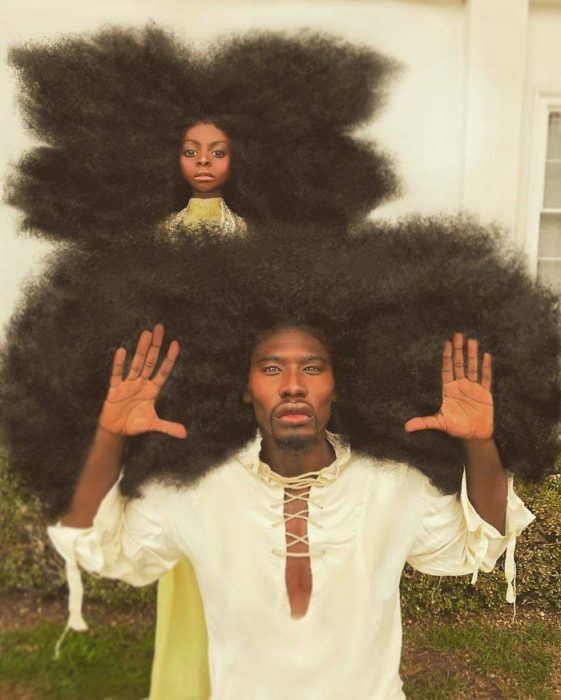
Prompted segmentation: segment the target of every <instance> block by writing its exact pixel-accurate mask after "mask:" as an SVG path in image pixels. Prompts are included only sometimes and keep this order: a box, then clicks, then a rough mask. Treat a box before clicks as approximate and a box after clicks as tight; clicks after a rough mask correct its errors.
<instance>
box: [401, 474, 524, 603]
mask: <svg viewBox="0 0 561 700" xmlns="http://www.w3.org/2000/svg"><path fill="white" fill-rule="evenodd" d="M534 517H535V516H534V515H533V514H532V513H531V512H530V511H529V510H528V509H527V508H526V507H525V506H524V504H523V502H522V501H521V499H520V498H519V497H518V496H517V495H516V493H515V491H514V487H513V477H512V476H509V477H508V495H507V511H506V527H505V534H504V535H502V534H501V533H500V532H499V531H498V530H497V529H496V528H495V527H493V526H492V525H490V524H489V523H488V522H486V521H485V520H483V518H481V516H480V515H479V514H478V513H477V511H476V510H475V508H474V507H473V505H472V504H471V503H470V501H469V498H468V495H467V484H466V474H465V471H464V475H463V478H462V488H461V493H460V497H459V498H458V496H457V495H456V494H453V495H449V496H445V495H442V494H441V493H440V492H439V491H438V489H437V488H436V487H434V486H433V485H432V484H431V483H430V482H429V481H428V479H427V480H426V482H425V485H424V490H423V511H422V516H421V518H420V522H419V526H418V528H417V533H416V538H415V541H414V544H413V547H412V549H411V552H410V554H409V557H408V559H407V561H408V563H409V564H410V565H411V566H412V567H413V568H414V569H417V570H418V571H421V572H422V573H425V574H433V575H436V576H458V575H462V574H472V583H476V581H477V574H478V572H479V571H480V570H481V571H487V572H488V571H491V570H492V569H493V567H494V566H495V564H496V562H497V559H498V558H499V557H500V556H501V554H503V552H505V551H506V559H505V576H506V580H507V595H506V599H507V601H508V602H511V603H512V602H514V599H515V593H514V579H515V573H516V569H515V563H514V548H515V545H516V538H517V537H518V535H520V533H521V532H522V530H523V529H524V528H525V527H526V526H527V525H529V524H530V523H531V522H532V521H533V520H534Z"/></svg>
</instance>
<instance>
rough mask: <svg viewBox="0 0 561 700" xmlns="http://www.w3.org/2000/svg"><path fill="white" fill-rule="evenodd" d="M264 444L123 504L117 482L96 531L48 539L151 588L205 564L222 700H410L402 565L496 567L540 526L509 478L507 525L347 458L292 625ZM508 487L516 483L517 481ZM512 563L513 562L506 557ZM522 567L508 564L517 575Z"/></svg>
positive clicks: (418, 479)
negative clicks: (304, 601)
mask: <svg viewBox="0 0 561 700" xmlns="http://www.w3.org/2000/svg"><path fill="white" fill-rule="evenodd" d="M259 443H260V441H259V440H258V439H257V440H256V441H254V442H252V443H251V444H250V445H249V446H248V447H247V448H246V449H244V450H242V451H241V452H240V453H238V455H236V456H235V457H233V458H232V459H230V460H229V461H228V462H227V463H226V464H224V465H222V466H220V467H218V468H216V469H214V470H213V471H212V472H210V473H209V474H208V475H207V476H206V477H204V478H203V479H201V480H200V481H198V482H197V483H196V484H195V485H194V486H192V487H188V488H187V487H185V488H183V489H178V488H177V487H172V486H166V485H163V484H156V483H153V484H150V485H148V486H146V487H145V488H144V491H143V496H142V498H140V499H136V500H133V501H126V500H124V499H123V498H122V497H121V496H120V494H119V490H118V487H117V485H116V486H115V487H114V488H113V489H112V490H111V492H110V493H109V494H108V495H107V496H106V498H105V500H104V501H103V503H102V504H101V506H100V509H99V511H98V514H97V516H96V518H95V521H94V525H93V527H92V528H89V529H85V530H79V529H74V528H67V527H62V526H60V525H59V526H56V527H53V528H50V529H49V534H50V536H51V539H52V541H53V542H54V544H55V546H56V548H57V549H58V551H59V552H60V553H61V554H62V556H63V557H65V559H66V560H67V561H70V562H73V561H75V560H77V561H78V562H79V564H80V565H81V566H83V567H84V568H86V569H88V570H90V571H93V572H96V573H98V574H100V575H102V576H109V577H112V578H120V579H123V580H125V581H128V582H129V583H131V584H133V585H145V584H148V583H151V582H152V581H154V580H156V579H157V578H158V577H159V576H160V575H161V574H162V573H164V572H165V571H166V570H167V569H169V568H171V567H172V566H173V565H174V564H175V562H176V561H177V559H178V557H179V556H180V555H181V554H183V553H184V554H186V555H187V556H188V557H189V558H190V559H191V561H192V562H193V564H194V566H195V570H196V572H197V578H198V581H199V585H200V588H201V593H202V596H203V600H204V606H205V615H206V621H207V627H208V635H209V663H210V674H211V684H212V691H213V695H212V697H213V698H214V699H218V700H239V698H244V700H281V699H282V700H315V699H318V700H320V699H321V700H341V698H353V700H375V699H379V700H393V699H397V698H404V697H405V696H404V695H403V691H402V690H401V680H400V678H399V674H398V669H399V661H400V654H401V616H400V607H399V580H400V577H401V572H402V569H403V566H404V564H405V562H409V563H410V564H411V565H412V566H414V567H415V568H416V569H418V570H420V571H423V572H425V573H429V574H436V575H439V576H442V575H457V574H472V575H473V576H474V580H475V578H476V576H477V572H478V570H482V571H490V570H491V569H492V568H493V566H494V564H495V562H496V560H497V558H498V557H499V556H500V555H501V554H502V552H504V551H505V549H506V547H507V545H509V543H510V549H511V550H512V551H511V552H510V553H509V554H511V555H513V547H512V543H513V542H514V538H515V537H516V535H518V534H519V533H520V532H521V530H522V529H523V528H524V527H525V526H526V525H528V523H530V522H531V521H532V520H533V517H534V516H533V515H532V514H531V513H530V512H529V511H528V510H527V509H526V508H525V507H524V505H523V504H522V502H521V501H520V499H519V498H518V497H517V496H516V495H515V494H514V492H513V490H512V483H511V484H510V485H509V498H508V515H507V533H506V535H505V536H502V535H501V534H500V533H499V532H498V531H497V530H496V529H495V528H494V527H492V526H491V525H489V524H488V523H486V522H484V521H483V520H482V519H481V518H480V517H479V516H478V515H477V513H476V511H475V509H474V508H473V507H472V506H471V504H470V503H469V501H468V498H467V493H466V486H465V479H464V482H463V486H462V494H461V497H460V498H458V497H457V496H443V495H442V494H441V493H440V492H439V491H438V490H437V489H435V488H434V487H433V486H432V485H431V484H430V482H429V480H428V479H427V477H425V476H424V475H423V474H421V472H419V471H418V470H417V469H414V468H411V467H408V466H407V465H403V464H397V463H390V462H380V463H374V462H373V460H372V459H369V458H365V457H362V456H357V455H351V453H350V452H349V450H348V449H347V448H346V447H345V446H344V445H341V444H339V443H337V442H335V444H334V446H335V449H336V454H337V459H336V461H335V462H334V463H333V464H332V465H330V466H328V467H326V468H325V469H324V470H322V473H321V475H320V476H319V477H318V479H317V483H316V484H315V485H313V486H312V487H311V490H310V500H309V520H308V535H309V541H310V547H312V546H313V547H317V548H319V549H320V550H321V551H322V552H323V556H320V557H313V558H311V568H312V581H313V588H312V594H311V599H310V605H309V608H308V611H307V613H306V615H305V616H304V617H303V618H301V619H298V620H295V619H293V618H292V617H291V615H290V605H289V601H288V595H287V592H286V587H285V559H284V558H283V557H279V556H278V554H277V555H275V550H276V551H277V552H278V550H285V549H286V540H285V532H284V531H283V529H282V528H279V527H275V523H277V522H278V521H279V519H280V518H282V515H283V513H282V508H283V506H282V500H283V486H282V485H279V484H278V483H276V481H275V479H274V475H271V472H270V469H269V467H267V465H263V464H262V463H260V462H259V457H258V455H259ZM511 481H512V480H511ZM508 565H509V566H510V567H511V569H512V566H511V564H510V563H509V564H508ZM512 574H513V571H512V570H510V571H507V577H510V580H509V584H510V583H511V582H512Z"/></svg>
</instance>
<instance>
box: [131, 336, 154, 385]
mask: <svg viewBox="0 0 561 700" xmlns="http://www.w3.org/2000/svg"><path fill="white" fill-rule="evenodd" d="M151 342H152V331H142V333H141V334H140V338H139V339H138V344H137V346H136V350H135V353H134V357H133V358H132V363H131V367H130V370H129V373H128V376H127V380H129V381H130V380H132V379H138V377H139V376H140V373H141V372H142V368H143V367H144V362H145V360H146V354H147V353H148V349H149V347H150V343H151Z"/></svg>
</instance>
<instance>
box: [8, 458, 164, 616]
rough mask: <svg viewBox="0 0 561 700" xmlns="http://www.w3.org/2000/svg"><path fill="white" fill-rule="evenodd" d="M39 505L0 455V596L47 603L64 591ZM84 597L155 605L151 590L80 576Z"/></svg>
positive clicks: (60, 569) (60, 567)
mask: <svg viewBox="0 0 561 700" xmlns="http://www.w3.org/2000/svg"><path fill="white" fill-rule="evenodd" d="M47 525H48V523H47V522H46V520H45V518H44V517H43V514H42V512H41V506H40V504H39V501H38V500H37V499H36V498H35V497H33V496H32V495H31V494H30V493H29V491H28V489H26V488H25V487H24V486H23V485H22V484H21V483H19V482H18V481H17V480H16V478H15V477H14V475H13V474H12V473H11V472H10V471H9V469H8V468H7V461H6V457H5V455H4V454H2V453H0V595H1V594H2V593H14V592H22V593H30V594H33V595H36V596H44V597H49V596H53V595H59V594H60V593H61V592H62V591H63V590H64V589H65V587H66V581H65V570H64V563H63V561H62V559H61V558H60V556H59V555H58V554H57V552H56V551H55V550H54V548H53V547H52V545H51V543H50V540H49V538H48V537H47ZM83 580H84V590H85V597H86V599H87V600H98V601H104V602H107V603H115V604H118V605H119V604H121V605H135V604H142V605H145V604H150V605H153V604H154V602H155V588H156V587H155V586H147V587H145V588H134V587H133V586H129V585H127V584H126V583H122V582H120V581H110V580H108V579H101V578H98V577H95V576H91V575H89V574H87V573H84V575H83Z"/></svg>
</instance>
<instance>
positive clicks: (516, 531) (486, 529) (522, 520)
mask: <svg viewBox="0 0 561 700" xmlns="http://www.w3.org/2000/svg"><path fill="white" fill-rule="evenodd" d="M460 498H461V504H462V508H463V511H464V517H465V520H466V526H467V529H468V538H469V539H468V549H469V550H470V551H471V552H472V556H473V562H472V563H473V576H472V579H471V582H472V584H475V583H476V582H477V576H478V573H479V570H480V568H483V569H484V570H485V569H487V568H488V570H491V568H492V567H493V564H494V562H495V561H496V559H497V558H498V557H499V556H500V555H501V554H502V552H503V551H505V546H506V557H505V578H506V581H507V592H506V600H507V601H508V602H509V603H514V602H515V600H516V584H515V581H516V564H515V561H514V550H515V546H516V538H517V537H518V535H520V533H521V532H522V530H523V529H524V528H525V527H526V526H527V525H529V524H530V523H531V522H532V521H533V520H534V519H535V515H534V514H533V513H531V512H530V511H529V510H528V509H527V508H526V506H525V505H524V503H523V502H522V500H521V499H520V498H519V497H518V496H517V494H516V493H515V492H514V486H513V476H512V475H511V474H510V475H509V476H508V493H507V509H506V521H505V522H506V525H505V534H504V535H502V534H501V533H500V532H499V531H498V530H497V529H496V528H495V527H493V525H491V524H490V523H488V522H486V521H485V520H483V518H482V517H481V516H480V515H479V514H478V513H477V511H476V510H475V508H474V507H473V505H472V504H471V502H470V500H469V498H468V494H467V481H466V472H465V470H464V474H463V478H462V490H461V496H460ZM487 560H489V562H490V564H489V565H488V564H486V561H487Z"/></svg>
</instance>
